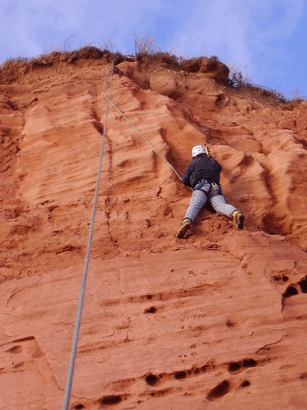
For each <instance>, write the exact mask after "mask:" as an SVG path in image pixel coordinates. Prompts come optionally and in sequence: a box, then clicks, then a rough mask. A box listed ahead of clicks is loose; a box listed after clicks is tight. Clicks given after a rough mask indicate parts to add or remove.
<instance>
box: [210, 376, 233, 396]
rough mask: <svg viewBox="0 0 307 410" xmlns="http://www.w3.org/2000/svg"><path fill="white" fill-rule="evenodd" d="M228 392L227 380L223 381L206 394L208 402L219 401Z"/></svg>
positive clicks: (228, 384)
mask: <svg viewBox="0 0 307 410" xmlns="http://www.w3.org/2000/svg"><path fill="white" fill-rule="evenodd" d="M229 390H230V383H229V381H228V380H223V381H222V382H221V383H220V384H218V385H217V386H216V387H214V388H213V389H212V390H211V391H210V393H209V394H208V399H209V400H214V399H219V398H221V397H223V396H225V394H227V393H228V392H229Z"/></svg>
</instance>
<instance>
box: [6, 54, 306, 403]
mask: <svg viewBox="0 0 307 410" xmlns="http://www.w3.org/2000/svg"><path fill="white" fill-rule="evenodd" d="M206 64H207V62H206V61H205V62H204V63H203V65H202V66H201V67H198V69H197V70H195V71H197V72H196V73H193V72H190V73H187V72H184V71H182V72H180V71H173V70H171V69H169V70H167V69H166V68H165V67H164V68H163V67H162V68H161V67H158V66H157V67H155V68H152V67H151V69H148V68H147V69H146V67H145V68H144V67H143V69H142V70H141V68H140V65H139V64H138V63H137V62H133V61H131V62H129V61H125V62H121V63H119V64H117V66H116V69H115V74H114V77H113V85H112V91H111V100H112V101H113V103H114V104H115V105H116V106H118V108H119V109H120V110H121V111H123V113H124V114H125V115H126V116H127V117H128V118H129V120H130V121H132V122H133V123H134V124H135V126H136V127H137V128H138V129H139V130H140V131H141V132H142V133H143V134H144V135H145V136H146V138H148V140H149V141H150V142H151V143H152V144H153V145H154V146H155V147H156V148H157V149H158V150H159V151H160V152H161V153H162V154H163V155H164V156H165V157H166V158H167V160H168V161H169V162H170V163H171V164H172V166H173V167H174V168H175V169H176V170H177V171H178V172H179V174H180V175H182V174H183V172H184V170H185V167H186V166H187V164H188V162H189V161H190V158H191V148H192V147H193V146H194V145H196V144H201V143H203V142H206V143H207V145H208V146H209V147H210V150H211V153H212V155H213V156H214V157H215V158H216V159H217V160H218V161H219V162H220V163H221V164H222V166H223V174H222V180H221V183H222V186H223V190H224V193H225V196H226V197H227V199H228V200H229V202H231V203H232V204H234V205H235V206H236V207H238V208H239V209H241V210H242V211H243V212H244V214H245V216H246V225H245V229H244V230H243V231H237V230H235V228H234V227H233V226H232V225H231V224H229V222H228V221H227V220H226V219H225V218H223V217H222V216H219V215H217V214H215V213H212V212H211V211H210V210H209V209H204V210H203V211H202V212H201V214H200V216H199V217H198V219H197V222H196V224H195V225H194V226H193V228H192V230H191V234H190V235H188V237H187V239H185V240H178V239H176V238H175V233H176V231H177V229H178V227H179V223H180V221H181V219H182V217H183V215H184V212H185V210H186V207H187V206H188V203H189V199H190V195H191V193H190V191H189V190H188V189H187V188H185V187H183V185H182V183H181V182H180V180H179V179H178V178H177V176H176V175H175V174H174V172H173V171H172V169H171V168H170V167H169V166H168V164H167V163H166V162H164V161H163V160H162V159H161V158H160V157H159V156H158V155H157V154H156V153H155V152H154V151H153V150H152V148H151V147H150V146H149V145H148V143H147V142H146V141H145V140H143V139H142V138H141V137H140V135H139V134H137V133H136V131H135V130H134V129H133V128H132V127H131V126H130V125H129V124H128V122H126V121H125V120H124V119H123V118H122V117H121V116H120V114H119V113H118V112H117V111H116V110H115V109H114V108H113V107H110V111H109V116H108V122H107V132H106V142H105V153H104V157H103V169H102V173H101V183H100V190H99V198H98V204H97V214H96V222H95V229H94V236H93V245H92V251H91V257H90V265H89V273H88V281H87V287H86V295H85V301H84V303H85V305H84V311H83V316H82V324H81V330H80V338H79V344H78V353H77V358H76V367H75V373H74V379H73V388H72V397H71V408H72V409H86V410H94V409H108V408H114V409H118V410H123V409H139V410H145V409H146V410H147V409H150V410H156V409H165V410H171V409H174V410H175V409H176V410H181V409H182V410H186V409H187V408H189V409H190V410H202V409H219V410H222V409H225V410H226V409H227V410H231V409H236V410H238V409H244V410H246V409H259V410H260V409H261V410H264V409H265V410H269V409H270V410H271V409H278V410H283V409H287V410H288V409H289V410H294V409H306V408H307V398H306V394H305V390H306V384H307V361H306V353H307V343H306V342H305V335H306V329H305V328H306V325H307V315H306V307H307V306H306V304H307V295H306V292H307V268H306V264H307V255H306V249H307V214H306V205H307V200H306V191H307V161H306V158H307V155H306V154H307V152H306V147H307V107H306V106H305V105H304V104H303V103H302V104H299V105H297V106H295V105H294V104H283V103H281V102H280V101H279V100H278V99H276V98H274V96H272V95H271V96H265V95H261V93H259V90H258V92H256V91H255V90H253V89H238V90H237V89H234V88H232V87H229V86H227V85H225V84H223V82H224V81H223V78H224V77H223V76H224V75H225V73H224V72H222V74H221V73H218V74H217V75H216V73H217V71H216V70H215V71H214V70H211V71H210V69H207V65H208V64H207V65H206ZM105 67H106V64H105V61H103V60H101V59H97V60H82V59H81V60H78V61H76V62H75V61H70V62H67V61H58V62H57V63H55V64H51V65H48V64H45V65H43V64H41V65H36V66H33V67H32V68H31V69H30V70H24V71H23V72H21V71H22V70H21V71H20V70H19V71H18V72H17V74H16V73H15V74H16V75H15V76H12V77H11V78H10V79H9V80H8V79H6V80H4V77H2V85H0V131H1V139H0V142H1V148H0V155H1V163H0V186H1V190H0V205H1V207H0V229H1V248H0V251H1V252H0V275H1V276H0V278H1V284H0V303H1V315H0V324H1V326H0V329H1V336H0V340H1V348H0V357H1V362H0V397H1V399H0V409H1V410H2V409H3V410H16V409H26V410H28V409H29V410H30V409H33V410H41V409H45V410H54V409H59V408H61V405H62V401H63V397H64V389H65V383H66V377H67V369H68V362H69V356H70V350H71V343H72V336H73V328H74V322H75V316H76V306H77V303H78V294H79V290H80V284H81V276H82V271H83V261H84V256H85V249H86V244H87V237H88V230H89V223H90V218H91V210H92V205H93V198H94V189H95V183H96V175H97V169H98V161H99V152H100V146H101V140H102V132H103V126H104V121H105V112H106V104H107V101H106V99H105V98H104V97H103V88H104V73H105ZM206 70H207V71H206ZM190 71H193V70H190ZM2 74H3V73H2ZM221 78H222V81H216V80H219V79H221Z"/></svg>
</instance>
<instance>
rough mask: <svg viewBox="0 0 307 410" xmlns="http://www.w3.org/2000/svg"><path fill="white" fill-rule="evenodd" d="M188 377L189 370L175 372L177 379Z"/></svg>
mask: <svg viewBox="0 0 307 410" xmlns="http://www.w3.org/2000/svg"><path fill="white" fill-rule="evenodd" d="M186 377H187V372H185V371H181V372H176V373H175V379H177V380H181V379H185V378H186Z"/></svg>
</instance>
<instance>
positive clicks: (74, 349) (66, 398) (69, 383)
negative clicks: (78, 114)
mask: <svg viewBox="0 0 307 410" xmlns="http://www.w3.org/2000/svg"><path fill="white" fill-rule="evenodd" d="M113 67H114V64H113V62H112V68H111V77H110V85H109V97H108V100H110V96H111V87H112V79H113ZM108 112H109V102H108V103H107V109H106V114H105V124H104V127H103V138H102V144H101V150H100V160H99V167H98V174H97V182H96V189H95V197H94V204H93V209H92V217H91V223H90V230H89V236H88V242H87V249H86V256H85V260H84V269H83V276H82V283H81V290H80V296H79V303H78V309H77V317H76V322H75V331H74V337H73V343H72V351H71V356H70V362H69V368H68V376H67V382H66V388H65V396H64V402H63V407H62V410H68V406H69V402H70V395H71V386H72V379H73V374H74V367H75V359H76V352H77V344H78V338H79V330H80V324H81V315H82V309H83V301H84V293H85V285H86V278H87V271H88V265H89V259H90V252H91V246H92V238H93V230H94V222H95V213H96V205H97V199H98V190H99V182H100V174H101V166H102V157H103V151H104V142H105V137H106V129H107V119H108Z"/></svg>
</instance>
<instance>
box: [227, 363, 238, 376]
mask: <svg viewBox="0 0 307 410" xmlns="http://www.w3.org/2000/svg"><path fill="white" fill-rule="evenodd" d="M240 369H241V365H240V363H238V362H233V363H230V364H229V367H228V371H229V372H231V373H235V372H237V371H238V370H240Z"/></svg>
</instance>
